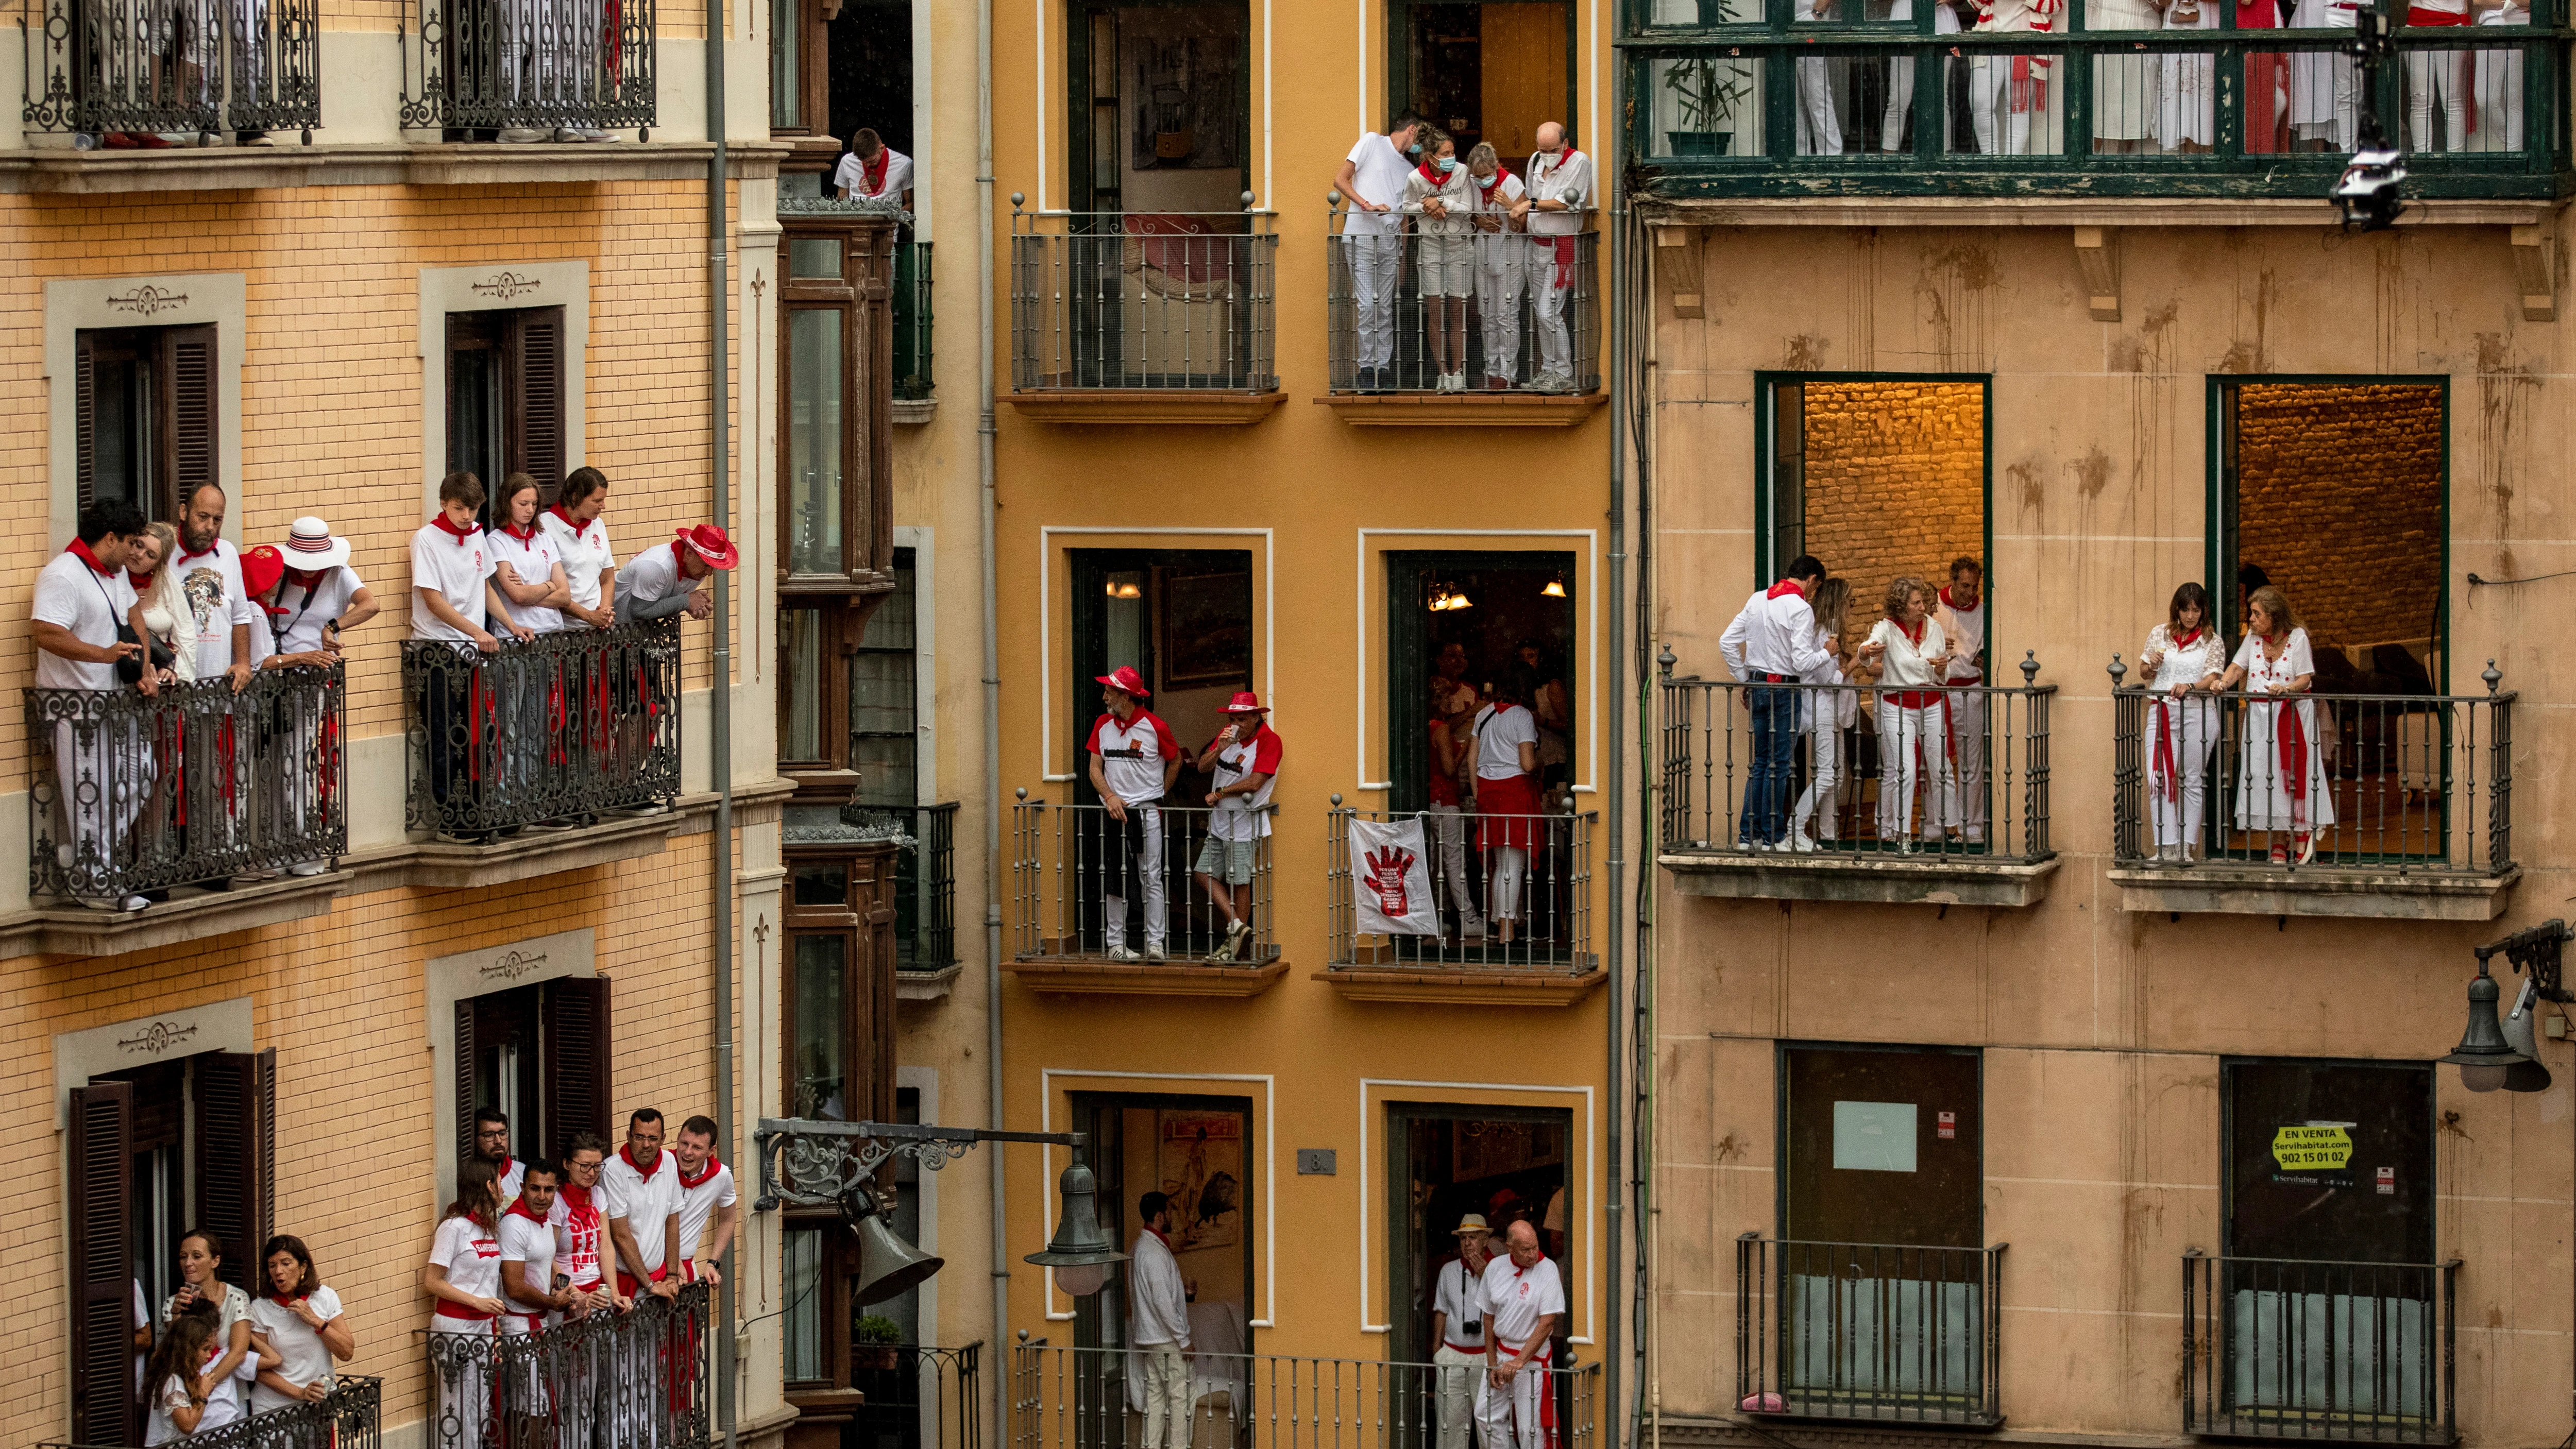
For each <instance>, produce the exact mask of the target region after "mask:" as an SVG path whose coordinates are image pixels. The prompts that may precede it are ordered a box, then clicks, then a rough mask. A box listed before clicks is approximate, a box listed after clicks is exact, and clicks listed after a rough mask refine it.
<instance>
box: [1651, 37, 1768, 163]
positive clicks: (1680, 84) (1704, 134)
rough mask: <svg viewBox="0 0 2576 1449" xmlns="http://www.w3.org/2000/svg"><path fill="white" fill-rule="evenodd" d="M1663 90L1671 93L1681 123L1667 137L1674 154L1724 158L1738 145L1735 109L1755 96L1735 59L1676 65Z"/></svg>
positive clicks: (1666, 74) (1665, 74)
mask: <svg viewBox="0 0 2576 1449" xmlns="http://www.w3.org/2000/svg"><path fill="white" fill-rule="evenodd" d="M1664 89H1665V90H1667V91H1669V92H1671V93H1672V98H1673V109H1674V110H1675V111H1677V112H1679V116H1678V119H1679V120H1680V121H1681V126H1680V127H1679V128H1678V129H1675V130H1670V131H1666V132H1665V133H1664V137H1665V140H1666V141H1667V142H1668V143H1669V144H1670V145H1671V147H1672V153H1673V154H1674V155H1676V156H1723V155H1725V154H1726V153H1727V149H1728V148H1729V147H1730V146H1732V145H1734V144H1735V130H1734V122H1735V111H1736V108H1737V107H1738V106H1741V105H1743V104H1744V103H1745V102H1746V101H1747V100H1749V99H1751V98H1752V95H1753V85H1752V82H1751V81H1750V80H1749V79H1748V78H1747V76H1746V73H1745V70H1744V67H1743V65H1742V64H1741V63H1740V62H1738V61H1736V60H1734V59H1732V58H1729V59H1725V60H1715V59H1709V58H1706V57H1703V58H1700V59H1696V60H1679V61H1675V62H1673V64H1672V66H1671V68H1670V69H1668V70H1666V71H1665V72H1664Z"/></svg>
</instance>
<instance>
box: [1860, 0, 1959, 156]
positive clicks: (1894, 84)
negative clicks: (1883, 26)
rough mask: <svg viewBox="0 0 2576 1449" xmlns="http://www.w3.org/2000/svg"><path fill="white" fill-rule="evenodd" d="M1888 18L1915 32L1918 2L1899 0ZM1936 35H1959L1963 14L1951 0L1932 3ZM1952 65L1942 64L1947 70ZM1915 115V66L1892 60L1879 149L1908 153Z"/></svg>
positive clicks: (1938, 0) (1889, 66)
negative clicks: (1909, 125) (1909, 124)
mask: <svg viewBox="0 0 2576 1449" xmlns="http://www.w3.org/2000/svg"><path fill="white" fill-rule="evenodd" d="M1887 18H1888V21H1889V23H1890V24H1892V25H1894V26H1896V28H1898V29H1900V30H1912V29H1913V28H1914V27H1913V26H1912V24H1910V23H1909V22H1911V21H1912V20H1913V19H1914V0H1896V3H1895V4H1893V5H1891V6H1889V7H1888V11H1887ZM1932 33H1933V34H1935V35H1956V34H1958V33H1959V12H1958V10H1957V9H1956V8H1954V7H1953V6H1952V4H1951V0H1932ZM1951 63H1952V62H1949V61H1944V62H1942V64H1943V65H1945V66H1946V65H1949V64H1951ZM1913 111H1914V62H1913V61H1911V60H1906V59H1896V60H1891V61H1889V62H1888V63H1887V114H1886V115H1885V116H1883V117H1882V118H1880V121H1879V130H1878V149H1880V150H1881V151H1901V150H1903V149H1905V118H1906V117H1907V116H1909V115H1911V114H1913Z"/></svg>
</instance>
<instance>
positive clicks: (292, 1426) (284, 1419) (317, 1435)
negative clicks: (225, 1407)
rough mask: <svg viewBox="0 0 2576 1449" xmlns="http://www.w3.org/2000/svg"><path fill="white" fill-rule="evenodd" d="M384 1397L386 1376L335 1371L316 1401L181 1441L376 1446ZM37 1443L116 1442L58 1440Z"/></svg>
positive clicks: (276, 1447)
mask: <svg viewBox="0 0 2576 1449" xmlns="http://www.w3.org/2000/svg"><path fill="white" fill-rule="evenodd" d="M384 1398H385V1392H384V1380H382V1379H377V1378H369V1377H366V1376H364V1375H361V1374H342V1373H335V1374H333V1375H332V1376H331V1391H330V1392H329V1393H327V1394H325V1395H323V1397H322V1398H321V1399H320V1400H319V1401H317V1402H309V1403H301V1404H289V1405H287V1406H286V1407H285V1408H282V1409H271V1410H269V1411H268V1412H267V1413H265V1414H252V1415H249V1416H248V1417H246V1418H240V1419H235V1420H234V1421H233V1422H231V1423H229V1424H226V1425H225V1426H223V1427H222V1428H220V1429H209V1430H207V1431H206V1432H204V1433H202V1434H190V1435H187V1436H185V1438H184V1440H183V1441H179V1442H185V1443H186V1444H187V1446H188V1449H377V1446H378V1445H380V1444H382V1443H383V1442H384V1430H383V1423H382V1417H383V1410H384ZM36 1449H111V1446H105V1445H91V1444H77V1443H68V1442H55V1443H45V1444H38V1445H37V1446H36Z"/></svg>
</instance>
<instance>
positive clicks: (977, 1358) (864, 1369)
mask: <svg viewBox="0 0 2576 1449" xmlns="http://www.w3.org/2000/svg"><path fill="white" fill-rule="evenodd" d="M983 1357H984V1345H983V1344H982V1343H981V1342H977V1343H970V1344H968V1345H966V1346H965V1347H964V1348H932V1347H930V1346H929V1345H927V1344H917V1343H889V1344H876V1343H858V1344H852V1345H851V1346H850V1387H852V1388H854V1389H857V1390H858V1391H859V1392H860V1393H862V1394H864V1395H866V1398H865V1400H864V1401H863V1402H861V1403H859V1404H857V1405H854V1406H853V1407H852V1408H851V1410H850V1419H851V1423H850V1430H849V1434H848V1442H850V1443H851V1444H854V1445H859V1446H862V1449H986V1446H985V1444H984V1402H985V1399H984V1390H983V1387H982V1384H983V1372H982V1363H983Z"/></svg>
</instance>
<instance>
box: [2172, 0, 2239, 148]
mask: <svg viewBox="0 0 2576 1449" xmlns="http://www.w3.org/2000/svg"><path fill="white" fill-rule="evenodd" d="M2188 3H2190V0H2173V3H2171V4H2168V5H2167V6H2165V29H2167V30H2216V29H2217V28H2218V7H2219V6H2220V5H2221V4H2222V3H2224V0H2198V8H2199V11H2200V17H2199V18H2198V19H2197V20H2184V19H2182V18H2181V15H2180V13H2179V12H2181V11H2182V10H2183V8H2184V6H2185V5H2186V4H2188ZM2157 63H2158V65H2159V67H2160V71H2159V74H2158V78H2157V86H2156V136H2157V138H2158V140H2159V141H2160V142H2161V143H2162V144H2163V146H2164V149H2166V150H2168V151H2171V150H2173V149H2174V148H2176V147H2178V146H2181V145H2184V144H2185V143H2189V144H2191V145H2195V146H2209V145H2214V144H2216V143H2217V141H2218V120H2217V116H2218V106H2217V102H2218V57H2217V56H2215V55H2213V54H2211V53H2209V52H2208V51H2199V52H2188V51H2167V52H2166V53H2165V54H2163V55H2161V56H2159V57H2157Z"/></svg>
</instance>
